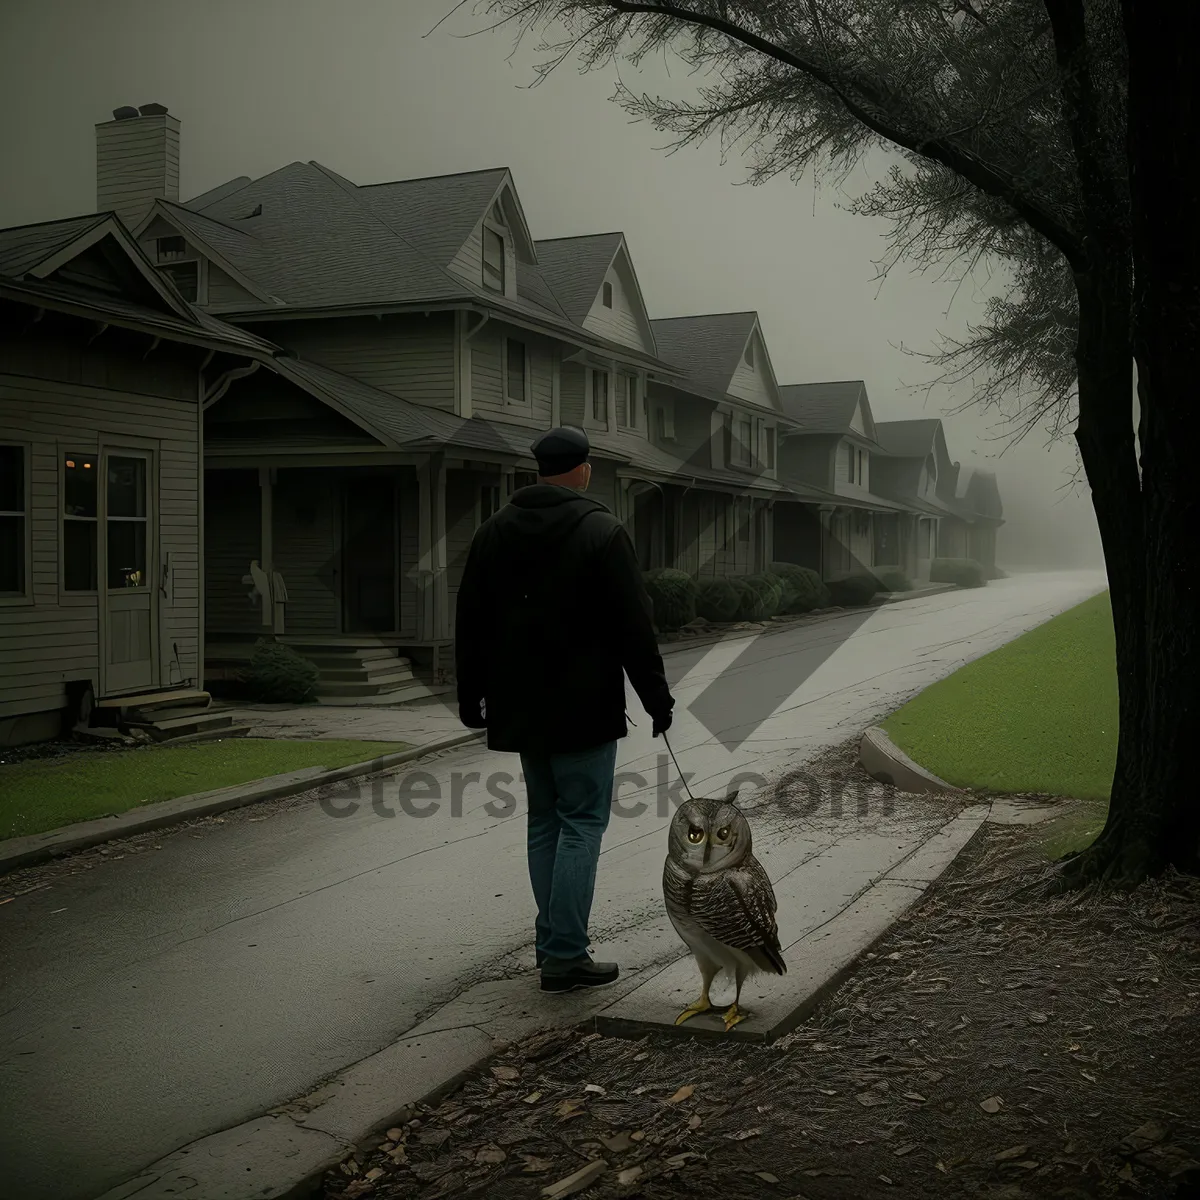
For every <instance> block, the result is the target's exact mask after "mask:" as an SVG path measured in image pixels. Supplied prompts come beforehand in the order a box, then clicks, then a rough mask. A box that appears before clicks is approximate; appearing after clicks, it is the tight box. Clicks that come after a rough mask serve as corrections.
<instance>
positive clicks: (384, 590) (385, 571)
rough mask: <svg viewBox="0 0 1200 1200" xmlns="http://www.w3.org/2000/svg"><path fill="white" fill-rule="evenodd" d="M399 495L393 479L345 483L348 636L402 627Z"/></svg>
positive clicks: (372, 478) (344, 572) (344, 575)
mask: <svg viewBox="0 0 1200 1200" xmlns="http://www.w3.org/2000/svg"><path fill="white" fill-rule="evenodd" d="M396 496H397V492H396V480H395V477H394V476H390V475H381V476H366V477H363V478H359V479H354V480H348V481H347V482H346V485H345V490H344V492H343V502H342V520H343V523H344V527H343V533H342V580H343V586H344V593H343V597H342V602H343V604H344V606H345V621H344V625H343V628H344V629H345V631H346V632H347V633H395V632H397V630H398V629H399V627H400V614H399V610H398V604H397V602H398V599H399V579H398V577H397V576H398V572H399V566H398V562H399V560H398V554H399V548H400V546H399V538H398V537H397V529H396V525H397V521H396V504H397V501H396Z"/></svg>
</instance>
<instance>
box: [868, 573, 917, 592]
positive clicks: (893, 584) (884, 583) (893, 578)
mask: <svg viewBox="0 0 1200 1200" xmlns="http://www.w3.org/2000/svg"><path fill="white" fill-rule="evenodd" d="M874 574H875V578H876V579H878V580H879V590H880V591H881V592H911V591H912V580H910V579H909V577H908V576H907V575H905V574H904V572H903V571H901V570H900V569H899V567H881V568H880V569H879V570H878V571H876V572H874Z"/></svg>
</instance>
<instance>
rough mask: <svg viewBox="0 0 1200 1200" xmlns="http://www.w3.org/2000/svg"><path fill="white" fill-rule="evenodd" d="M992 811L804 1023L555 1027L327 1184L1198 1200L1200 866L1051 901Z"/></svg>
mask: <svg viewBox="0 0 1200 1200" xmlns="http://www.w3.org/2000/svg"><path fill="white" fill-rule="evenodd" d="M1032 837H1033V835H1032V834H1031V833H1030V831H1029V830H1028V829H1022V828H1015V827H995V826H988V827H986V829H985V831H984V833H983V835H982V836H981V837H980V838H978V839H977V840H976V841H975V842H974V843H973V844H972V847H971V849H970V850H969V851H968V852H967V854H966V855H964V856H963V857H962V858H961V859H960V860H959V862H958V863H957V864H956V865H955V867H954V869H953V871H952V873H951V874H950V875H948V876H947V877H946V878H945V879H944V880H943V882H942V883H941V884H940V885H939V886H938V888H937V889H936V891H935V892H933V893H931V895H930V896H929V897H928V898H927V899H926V901H925V902H924V903H923V904H922V905H920V906H919V907H918V908H917V909H915V910H914V911H913V912H912V913H911V914H910V915H909V916H908V917H907V918H906V919H904V920H902V921H901V922H900V923H899V924H898V925H897V926H896V927H895V928H894V929H893V931H892V932H891V934H890V935H889V937H888V939H887V941H886V942H885V943H883V944H882V945H881V946H880V947H879V948H878V949H877V951H876V953H875V954H874V955H873V956H872V957H870V958H869V959H868V960H867V961H865V962H864V963H863V964H862V966H861V968H860V969H859V970H858V972H857V973H856V974H855V975H854V976H853V977H852V978H851V979H850V980H849V981H848V982H847V983H846V984H845V985H844V986H843V987H842V988H841V989H840V990H839V991H838V992H837V993H836V994H835V995H833V996H832V997H831V998H830V1000H829V1001H828V1002H826V1003H825V1004H824V1005H823V1006H822V1007H821V1008H820V1009H819V1010H818V1012H817V1013H816V1014H815V1015H814V1016H813V1017H812V1018H811V1019H810V1020H809V1021H808V1022H807V1023H806V1024H805V1025H804V1026H803V1027H802V1028H801V1029H800V1030H799V1031H797V1032H796V1033H794V1034H791V1035H789V1036H788V1037H787V1038H784V1039H781V1040H780V1041H779V1042H776V1043H775V1044H774V1045H772V1046H767V1047H755V1046H746V1045H744V1044H738V1043H729V1044H727V1045H721V1044H716V1045H714V1044H713V1043H712V1042H709V1041H704V1042H701V1041H696V1042H691V1041H679V1040H675V1039H664V1038H658V1037H649V1038H645V1039H643V1040H641V1041H638V1042H631V1041H622V1040H616V1039H606V1038H602V1037H599V1036H598V1035H584V1034H583V1033H581V1032H579V1031H568V1032H562V1031H559V1032H547V1033H543V1034H539V1035H536V1036H534V1037H532V1038H530V1039H527V1040H526V1041H524V1042H522V1043H520V1044H514V1045H512V1046H510V1047H508V1048H507V1049H506V1050H504V1051H503V1052H501V1053H500V1054H499V1055H498V1056H497V1057H496V1058H495V1059H493V1060H492V1061H491V1062H490V1063H489V1064H487V1065H486V1066H485V1067H484V1068H483V1069H482V1070H481V1071H480V1072H479V1073H477V1074H476V1075H474V1076H473V1077H471V1078H470V1079H469V1080H468V1081H467V1082H466V1083H465V1084H463V1085H462V1086H461V1087H460V1088H458V1089H457V1090H456V1091H455V1092H454V1093H453V1094H451V1095H450V1096H449V1097H448V1098H446V1099H445V1100H444V1101H443V1102H442V1103H440V1104H438V1105H436V1106H434V1107H426V1106H422V1107H419V1108H417V1109H415V1110H413V1112H412V1116H411V1119H410V1120H407V1121H405V1122H404V1123H402V1124H401V1125H399V1126H397V1127H396V1128H393V1129H391V1130H389V1131H388V1132H387V1136H386V1140H382V1144H378V1145H376V1146H375V1147H374V1148H372V1149H365V1150H361V1151H360V1152H358V1153H357V1154H356V1155H355V1156H354V1157H353V1158H352V1159H348V1160H347V1161H346V1162H345V1163H343V1164H342V1166H341V1168H339V1169H337V1170H335V1171H333V1172H330V1174H329V1175H328V1177H327V1179H326V1181H325V1185H324V1189H323V1192H322V1195H323V1197H324V1198H325V1200H335V1198H336V1200H352V1198H354V1197H371V1198H372V1200H376V1198H378V1200H397V1198H400V1197H404V1198H406V1200H408V1198H412V1200H435V1198H438V1197H455V1198H457V1197H464V1198H465V1197H475V1196H478V1197H487V1198H489V1200H491V1198H493V1197H494V1198H496V1200H510V1198H511V1200H524V1198H526V1197H529V1198H532V1197H539V1198H541V1197H547V1198H551V1197H554V1198H557V1197H561V1196H568V1195H577V1196H581V1197H584V1198H585V1200H599V1198H601V1197H645V1198H646V1200H659V1198H662V1200H665V1198H668V1197H685V1196H686V1197H691V1198H694V1197H697V1196H700V1197H708V1196H716V1197H721V1198H722V1200H743V1198H745V1200H750V1198H754V1200H768V1198H771V1197H787V1198H789V1200H791V1198H796V1200H799V1198H808V1200H826V1198H830V1200H832V1198H837V1200H875V1198H876V1197H880V1198H882V1197H889V1198H900V1200H908V1198H911V1197H925V1196H939V1197H940V1196H988V1197H996V1198H1001V1197H1003V1198H1005V1200H1024V1198H1027V1197H1028V1198H1030V1200H1033V1198H1041V1197H1118V1196H1147V1197H1162V1198H1164V1200H1165V1198H1168V1197H1175V1198H1177V1200H1178V1198H1182V1197H1195V1196H1200V1163H1198V1162H1197V1159H1200V1016H1198V1014H1200V881H1197V880H1190V879H1186V878H1183V877H1180V876H1170V877H1167V878H1164V879H1162V880H1159V881H1157V882H1154V883H1151V884H1146V885H1143V887H1141V888H1140V889H1139V890H1138V891H1136V892H1135V893H1133V894H1132V895H1128V894H1127V895H1111V894H1110V895H1104V894H1095V893H1083V894H1079V895H1075V896H1067V897H1055V898H1047V896H1046V892H1045V889H1044V884H1045V880H1046V877H1047V875H1048V874H1049V870H1050V868H1047V867H1046V866H1045V865H1044V864H1043V863H1039V862H1037V861H1034V860H1033V859H1031V857H1030V853H1029V846H1030V842H1031V838H1032Z"/></svg>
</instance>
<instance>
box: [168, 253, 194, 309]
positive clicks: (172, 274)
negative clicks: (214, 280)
mask: <svg viewBox="0 0 1200 1200" xmlns="http://www.w3.org/2000/svg"><path fill="white" fill-rule="evenodd" d="M159 270H160V271H161V272H162V273H163V274H164V275H165V276H166V277H167V278H168V279H169V280H170V281H171V282H172V283H173V284H174V285H175V286H176V287H177V288H178V289H179V294H180V295H181V296H182V297H183V298H184V299H185V300H188V301H190V302H191V303H193V304H194V303H195V302H196V301H197V300H198V299H199V298H200V264H199V263H198V262H185V263H174V264H173V265H171V266H169V267H159Z"/></svg>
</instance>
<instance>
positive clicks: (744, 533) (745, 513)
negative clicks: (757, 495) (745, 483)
mask: <svg viewBox="0 0 1200 1200" xmlns="http://www.w3.org/2000/svg"><path fill="white" fill-rule="evenodd" d="M740 507H741V513H740V519H739V520H738V539H739V541H743V542H748V541H749V540H750V521H751V520H752V518H753V516H754V510H753V508H752V507H751V502H750V501H746V502H745V503H744V504H743V505H741V506H740Z"/></svg>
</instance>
